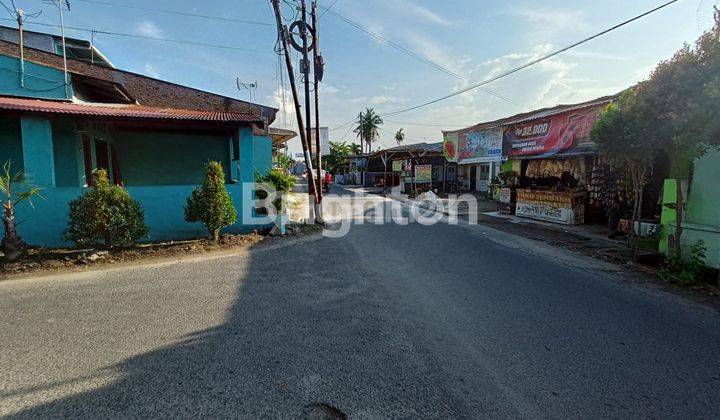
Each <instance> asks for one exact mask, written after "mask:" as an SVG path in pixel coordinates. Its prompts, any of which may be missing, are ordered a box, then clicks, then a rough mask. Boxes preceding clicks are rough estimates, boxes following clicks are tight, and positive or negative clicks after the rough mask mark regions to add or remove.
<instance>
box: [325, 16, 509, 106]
mask: <svg viewBox="0 0 720 420" xmlns="http://www.w3.org/2000/svg"><path fill="white" fill-rule="evenodd" d="M318 7H321V8H324V9H325V12H324V13H330V14H331V15H333V16H335V17H336V18H338V19H340V20H342V21H343V22H345V23H347V24H348V25H351V26H352V27H354V28H356V29H358V30H359V31H361V32H363V33H365V34H367V35H369V36H370V37H372V38H374V39H376V40H378V41H380V42H382V43H384V44H386V45H389V46H390V47H392V48H395V49H396V50H398V51H400V52H402V53H404V54H406V55H408V56H410V57H412V58H414V59H416V60H418V61H420V62H421V63H423V64H426V65H428V66H430V67H432V68H434V69H436V70H438V71H441V72H443V73H445V74H447V75H449V76H452V77H454V78H456V79H458V80H461V81H464V82H467V81H468V79H467V78H466V77H465V76H463V75H461V74H458V73H455V72H454V71H452V70H450V69H448V68H446V67H443V66H442V65H440V64H438V63H436V62H434V61H432V60H430V59H428V58H425V57H423V56H422V55H421V54H419V53H417V52H415V51H413V50H411V49H409V48H407V47H404V46H402V45H400V44H398V43H397V42H395V41H392V40H390V39H387V38H385V37H384V36H382V35H380V34H377V33H375V32H373V31H371V30H369V29H367V28H365V27H363V26H362V25H360V24H359V23H357V22H355V21H354V20H352V19H350V18H347V17H345V16H343V15H341V14H339V13H337V12H335V11H333V10H330V8H329V7H325V6H321V5H319V4H318ZM482 90H483V91H484V92H485V93H487V94H490V95H492V96H494V97H496V98H498V99H500V100H503V101H506V102H510V103H512V101H511V100H510V99H508V98H506V97H504V96H502V95H500V94H499V93H497V92H494V91H492V90H490V89H486V88H483V89H482Z"/></svg>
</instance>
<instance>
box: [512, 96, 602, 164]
mask: <svg viewBox="0 0 720 420" xmlns="http://www.w3.org/2000/svg"><path fill="white" fill-rule="evenodd" d="M599 111H600V110H599V108H596V107H594V108H590V109H582V110H576V111H571V112H566V113H563V114H559V115H553V116H551V117H547V118H541V119H536V120H532V121H528V122H524V123H519V124H515V125H512V126H510V127H509V128H508V129H507V130H505V136H504V137H505V143H506V145H507V147H508V156H538V157H542V156H552V155H554V154H556V153H559V152H562V151H564V150H567V149H569V148H570V147H571V146H572V145H573V142H574V141H575V140H576V139H585V138H589V137H590V130H591V129H592V126H593V124H594V123H595V120H596V119H597V116H598V113H599Z"/></svg>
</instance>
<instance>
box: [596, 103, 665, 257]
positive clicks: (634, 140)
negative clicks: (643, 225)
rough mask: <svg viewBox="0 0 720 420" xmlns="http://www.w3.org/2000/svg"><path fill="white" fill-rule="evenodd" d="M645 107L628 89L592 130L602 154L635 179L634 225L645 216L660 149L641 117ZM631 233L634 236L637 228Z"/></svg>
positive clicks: (632, 221) (633, 180)
mask: <svg viewBox="0 0 720 420" xmlns="http://www.w3.org/2000/svg"><path fill="white" fill-rule="evenodd" d="M642 110H643V104H642V101H641V98H639V97H638V95H637V94H636V93H635V92H634V91H632V90H630V91H627V92H625V93H624V94H623V95H622V96H621V97H620V100H619V101H618V103H617V104H611V105H609V106H608V107H607V108H606V109H605V110H604V111H603V112H601V113H600V115H599V116H598V119H597V121H596V122H595V124H594V126H593V128H592V131H591V133H590V136H591V138H592V140H593V141H594V142H595V143H597V145H598V146H599V147H600V151H601V153H602V155H604V156H606V157H607V158H608V159H609V160H610V162H611V164H612V165H613V166H614V167H615V168H617V169H618V170H621V171H625V172H627V174H628V175H629V177H630V179H631V181H632V186H633V191H632V194H631V195H630V198H631V199H632V200H633V209H632V219H631V226H633V227H634V226H635V221H636V220H638V219H639V218H640V216H641V211H642V197H643V192H644V189H645V185H646V183H647V179H648V177H649V176H650V173H651V171H652V167H653V162H654V158H655V155H654V153H655V151H656V150H657V140H656V138H654V137H652V136H648V135H647V134H646V133H647V131H648V130H649V129H650V126H649V124H650V123H649V122H648V121H647V120H645V119H643V118H641V115H642ZM631 232H632V234H633V235H634V233H635V229H634V228H632V229H631ZM633 246H634V244H633Z"/></svg>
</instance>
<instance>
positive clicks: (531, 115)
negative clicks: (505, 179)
mask: <svg viewBox="0 0 720 420" xmlns="http://www.w3.org/2000/svg"><path fill="white" fill-rule="evenodd" d="M617 98H618V95H611V96H605V97H602V98H598V99H594V100H592V101H587V102H582V103H579V104H570V105H558V106H554V107H552V108H544V109H539V110H536V111H531V112H524V113H521V114H516V115H513V116H511V117H507V118H501V119H499V120H495V121H489V122H486V123H480V124H476V125H474V126H472V127H468V128H463V129H460V130H452V131H444V133H462V132H466V131H475V130H487V129H490V128H497V127H503V126H508V125H513V124H519V123H523V122H526V121H531V120H536V119H539V118H547V117H551V116H553V115H558V114H562V113H564V112H570V111H577V110H579V109H584V108H590V107H594V106H600V105H605V104H609V103H610V102H613V101H615V100H617Z"/></svg>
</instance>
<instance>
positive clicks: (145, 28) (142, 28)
mask: <svg viewBox="0 0 720 420" xmlns="http://www.w3.org/2000/svg"><path fill="white" fill-rule="evenodd" d="M135 33H136V34H138V35H142V36H149V37H152V38H159V37H161V36H163V34H164V33H165V31H163V30H162V29H160V27H159V26H157V25H156V24H155V23H153V22H151V21H149V20H144V21H142V22H140V23H138V25H137V26H136V27H135Z"/></svg>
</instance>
